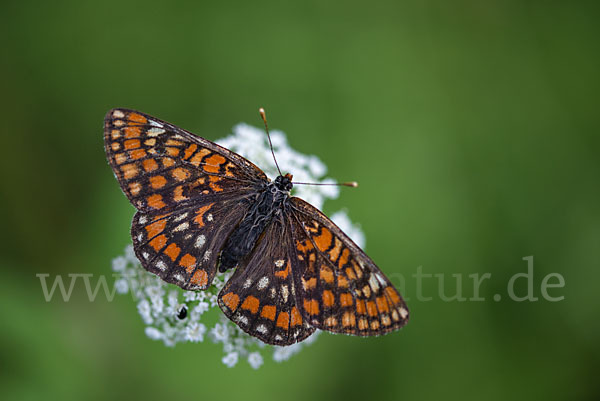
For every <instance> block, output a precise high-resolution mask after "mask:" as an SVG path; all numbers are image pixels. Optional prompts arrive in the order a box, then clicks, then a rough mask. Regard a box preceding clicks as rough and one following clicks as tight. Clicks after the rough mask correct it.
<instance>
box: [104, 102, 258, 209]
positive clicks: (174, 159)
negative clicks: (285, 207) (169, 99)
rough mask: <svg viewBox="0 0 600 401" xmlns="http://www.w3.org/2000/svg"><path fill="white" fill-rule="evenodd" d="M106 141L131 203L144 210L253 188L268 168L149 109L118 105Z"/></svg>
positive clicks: (110, 118)
mask: <svg viewBox="0 0 600 401" xmlns="http://www.w3.org/2000/svg"><path fill="white" fill-rule="evenodd" d="M104 146H105V150H106V154H107V157H108V160H109V162H110V164H111V166H112V168H113V171H114V173H115V175H116V177H117V179H118V181H119V184H120V185H121V188H122V189H123V192H125V194H126V195H127V197H128V198H129V200H130V201H131V203H132V204H133V205H134V206H135V207H136V208H137V209H138V210H143V211H149V212H152V211H161V210H164V209H167V208H169V207H173V206H177V205H178V204H181V203H184V202H187V201H194V200H197V199H205V198H207V197H208V196H210V195H213V196H216V197H217V198H218V197H219V196H220V195H221V194H223V193H227V192H240V191H244V190H248V189H253V188H254V186H255V184H256V183H257V182H261V181H266V180H267V178H266V176H265V175H264V173H263V172H262V171H261V170H260V169H259V168H258V167H256V166H255V165H254V164H252V163H250V162H249V161H247V160H246V159H244V158H243V157H241V156H239V155H237V154H235V153H233V152H231V151H229V150H227V149H225V148H223V147H221V146H219V145H216V144H214V143H212V142H210V141H207V140H205V139H203V138H200V137H197V136H195V135H193V134H190V133H189V132H187V131H184V130H182V129H180V128H177V127H175V126H173V125H171V124H169V123H166V122H164V121H161V120H158V119H155V118H153V117H150V116H148V115H146V114H143V113H140V112H136V111H131V110H125V109H114V110H111V111H109V112H108V114H107V115H106V118H105V120H104Z"/></svg>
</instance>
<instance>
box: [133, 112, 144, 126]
mask: <svg viewBox="0 0 600 401" xmlns="http://www.w3.org/2000/svg"><path fill="white" fill-rule="evenodd" d="M129 121H135V122H136V123H141V124H146V123H147V122H148V120H147V119H146V117H144V116H142V115H141V114H138V113H130V114H129Z"/></svg>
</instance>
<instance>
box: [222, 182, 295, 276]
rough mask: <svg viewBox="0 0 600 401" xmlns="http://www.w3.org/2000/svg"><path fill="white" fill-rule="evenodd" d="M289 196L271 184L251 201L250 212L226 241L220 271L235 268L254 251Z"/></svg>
mask: <svg viewBox="0 0 600 401" xmlns="http://www.w3.org/2000/svg"><path fill="white" fill-rule="evenodd" d="M287 198H288V195H287V193H286V192H284V191H281V190H279V189H278V188H276V187H275V186H274V185H273V184H269V185H268V186H266V187H265V189H264V190H263V191H261V192H260V193H259V195H258V196H257V197H256V198H255V199H254V200H252V201H251V202H252V205H251V206H250V209H249V210H248V213H247V214H246V216H244V218H243V219H242V221H241V222H240V224H239V225H238V227H237V228H236V229H235V230H234V231H233V232H232V233H231V235H230V236H229V238H228V239H227V242H226V243H225V247H224V248H223V252H222V253H221V258H220V263H219V271H221V272H225V271H227V270H228V269H232V268H234V267H235V266H236V265H237V264H238V262H240V261H241V260H243V259H244V258H245V257H246V256H248V255H249V254H250V253H251V252H252V250H253V249H254V247H255V246H256V244H257V242H258V240H259V238H260V236H261V234H262V233H263V232H264V231H265V229H266V228H267V226H268V225H269V224H270V223H271V221H272V220H273V217H274V216H276V215H278V214H279V213H280V212H281V210H282V207H283V205H284V202H285V201H286V199H287Z"/></svg>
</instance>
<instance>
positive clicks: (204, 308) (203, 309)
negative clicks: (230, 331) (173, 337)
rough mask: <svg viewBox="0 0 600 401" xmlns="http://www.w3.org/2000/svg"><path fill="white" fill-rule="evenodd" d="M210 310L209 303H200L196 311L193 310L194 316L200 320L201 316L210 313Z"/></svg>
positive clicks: (195, 308)
mask: <svg viewBox="0 0 600 401" xmlns="http://www.w3.org/2000/svg"><path fill="white" fill-rule="evenodd" d="M209 308H210V305H209V304H208V302H199V303H198V305H196V306H195V307H194V309H192V314H193V315H194V316H197V317H198V318H200V316H202V314H203V313H204V312H206V311H208V309H209Z"/></svg>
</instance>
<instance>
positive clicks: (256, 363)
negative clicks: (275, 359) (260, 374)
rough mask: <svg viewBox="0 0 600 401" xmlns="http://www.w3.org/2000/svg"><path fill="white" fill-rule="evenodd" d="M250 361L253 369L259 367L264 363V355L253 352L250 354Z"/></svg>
mask: <svg viewBox="0 0 600 401" xmlns="http://www.w3.org/2000/svg"><path fill="white" fill-rule="evenodd" d="M248 363H249V364H250V366H252V369H258V368H260V366H261V365H262V364H263V357H262V355H261V354H259V353H258V352H252V353H250V355H248Z"/></svg>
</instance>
